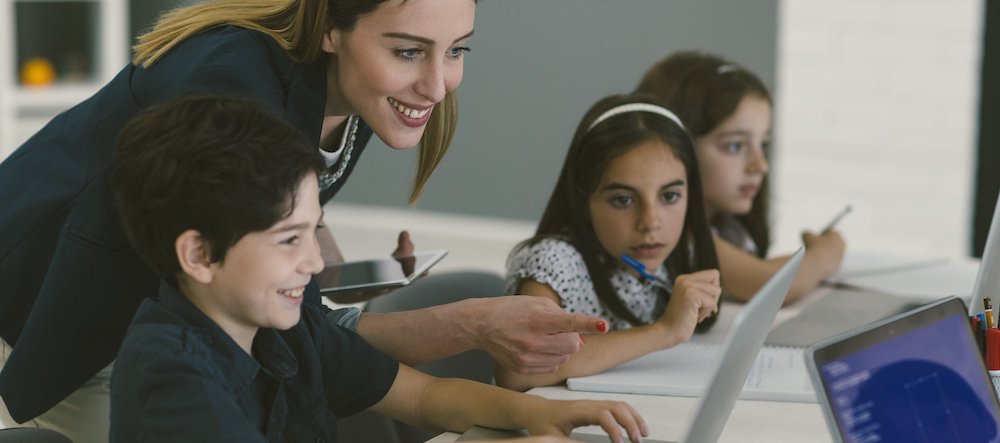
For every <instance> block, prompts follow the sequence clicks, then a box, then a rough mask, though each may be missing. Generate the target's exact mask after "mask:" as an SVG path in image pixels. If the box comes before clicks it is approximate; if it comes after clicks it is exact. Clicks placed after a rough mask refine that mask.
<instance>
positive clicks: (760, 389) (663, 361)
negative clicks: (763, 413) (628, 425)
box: [566, 342, 816, 402]
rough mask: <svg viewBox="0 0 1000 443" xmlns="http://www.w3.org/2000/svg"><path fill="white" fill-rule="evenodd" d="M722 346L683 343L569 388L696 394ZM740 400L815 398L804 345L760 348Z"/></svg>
mask: <svg viewBox="0 0 1000 443" xmlns="http://www.w3.org/2000/svg"><path fill="white" fill-rule="evenodd" d="M720 349H721V346H720V345H718V344H708V343H690V342H689V343H684V344H681V345H678V346H675V347H673V348H670V349H666V350H663V351H658V352H654V353H651V354H648V355H645V356H643V357H640V358H638V359H635V360H633V361H630V362H627V363H624V364H622V365H619V366H617V367H614V368H611V369H608V370H607V371H604V372H601V373H598V374H594V375H589V376H585V377H574V378H570V379H569V380H567V381H566V386H567V387H568V388H569V389H571V390H575V391H592V392H619V393H628V394H651V395H676V396H684V397H698V396H701V395H702V394H703V393H704V391H705V389H706V387H707V386H708V383H709V382H710V380H711V377H712V375H713V374H712V372H713V369H714V368H715V365H716V364H717V363H716V362H717V361H718V359H719V357H720V355H719V352H720ZM740 398H742V399H746V400H775V401H795V402H815V401H816V395H815V393H814V391H813V388H812V382H811V381H810V379H809V374H808V372H807V371H806V366H805V359H804V357H803V349H801V348H776V347H765V348H763V349H761V352H760V353H759V354H758V355H757V360H756V361H755V363H754V366H753V368H752V369H751V372H750V375H749V376H748V377H747V383H746V384H745V385H744V387H743V391H742V392H741V393H740Z"/></svg>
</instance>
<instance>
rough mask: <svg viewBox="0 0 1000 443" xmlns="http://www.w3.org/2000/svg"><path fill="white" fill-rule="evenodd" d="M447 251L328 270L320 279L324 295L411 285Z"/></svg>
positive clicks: (348, 264)
mask: <svg viewBox="0 0 1000 443" xmlns="http://www.w3.org/2000/svg"><path fill="white" fill-rule="evenodd" d="M447 254H448V252H447V251H443V250H442V251H428V252H418V253H414V254H413V255H412V256H409V257H386V258H376V259H371V260H360V261H351V262H344V263H339V264H336V265H330V266H327V267H326V268H325V269H323V272H320V273H319V274H317V275H316V277H315V278H316V283H317V284H319V288H320V291H321V292H323V293H327V294H328V293H333V292H343V291H358V290H363V289H375V288H386V287H392V286H403V285H406V284H409V283H410V282H412V281H413V280H415V279H416V278H418V277H420V275H422V274H423V273H425V272H427V270H428V269H430V267H431V266H433V265H434V264H435V263H437V262H438V261H440V260H441V259H442V258H444V256H445V255H447Z"/></svg>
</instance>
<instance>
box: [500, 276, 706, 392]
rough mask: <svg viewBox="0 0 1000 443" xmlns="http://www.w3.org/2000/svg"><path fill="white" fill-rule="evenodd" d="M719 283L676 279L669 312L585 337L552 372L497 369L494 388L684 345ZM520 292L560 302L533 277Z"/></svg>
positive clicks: (519, 386) (552, 380)
mask: <svg viewBox="0 0 1000 443" xmlns="http://www.w3.org/2000/svg"><path fill="white" fill-rule="evenodd" d="M718 281H719V274H718V271H715V270H709V271H701V272H697V273H692V274H688V275H684V276H680V277H678V278H677V280H676V282H675V283H676V284H675V286H674V294H675V295H673V296H671V298H670V303H669V304H668V305H667V311H666V312H664V314H663V315H662V316H661V317H660V318H659V319H657V321H654V322H652V323H650V324H648V325H642V326H636V327H633V328H629V329H624V330H619V331H612V332H609V333H607V334H604V335H589V336H587V337H586V344H585V345H584V346H582V347H581V348H580V351H579V352H577V353H576V354H573V356H571V357H570V358H569V361H567V362H566V363H564V364H563V365H561V366H559V369H557V370H556V371H555V372H552V373H548V374H530V375H524V374H517V373H514V372H512V371H510V370H507V369H505V368H497V370H496V372H495V375H496V381H497V385H498V386H503V387H506V388H509V389H514V390H518V391H522V390H526V389H528V388H532V387H535V386H550V385H555V384H559V383H562V382H564V381H566V379H567V378H570V377H579V376H584V375H590V374H594V373H597V372H601V371H603V370H606V369H609V368H612V367H615V366H618V365H620V364H622V363H625V362H627V361H630V360H634V359H636V358H639V357H641V356H643V355H646V354H648V353H650V352H654V351H658V350H661V349H667V348H671V347H673V346H676V345H677V344H680V343H684V342H686V341H688V340H689V339H690V338H691V335H692V334H693V333H694V328H695V326H696V325H697V324H698V322H700V321H701V320H704V319H705V317H707V316H708V315H709V314H710V313H711V312H713V311H714V310H715V307H716V305H717V302H718V299H719V295H720V294H721V289H720V288H719V283H718ZM519 292H521V293H524V294H528V295H534V296H537V297H539V298H544V299H548V300H552V301H555V302H557V303H558V301H559V296H558V295H557V294H556V293H555V291H553V290H552V288H551V287H550V286H548V285H546V284H544V283H539V282H537V281H535V280H531V279H525V280H523V281H522V282H521V286H520V288H519Z"/></svg>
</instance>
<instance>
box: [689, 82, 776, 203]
mask: <svg viewBox="0 0 1000 443" xmlns="http://www.w3.org/2000/svg"><path fill="white" fill-rule="evenodd" d="M770 144H771V104H770V103H769V102H768V101H767V100H765V99H764V98H762V97H760V96H757V95H747V96H744V97H743V100H741V101H740V104H739V105H738V106H737V107H736V110H735V111H733V113H732V115H730V116H729V117H727V118H726V119H725V120H723V121H722V123H719V125H718V126H716V127H715V129H713V130H712V132H709V133H708V134H705V135H704V136H701V137H698V139H696V140H695V145H696V149H697V151H698V164H699V169H700V170H701V180H702V183H703V186H704V190H705V211H706V212H707V213H708V216H709V217H714V216H716V215H719V214H746V213H748V212H750V209H751V208H752V207H753V199H754V197H755V196H756V195H757V192H758V191H759V190H760V185H761V182H762V181H763V180H764V175H765V174H767V170H768V165H767V157H766V156H765V155H764V153H765V149H767V147H768V146H769V145H770Z"/></svg>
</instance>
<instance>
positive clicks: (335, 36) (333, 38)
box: [320, 28, 342, 54]
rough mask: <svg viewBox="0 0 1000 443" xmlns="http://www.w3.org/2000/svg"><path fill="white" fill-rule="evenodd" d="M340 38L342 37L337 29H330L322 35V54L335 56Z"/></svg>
mask: <svg viewBox="0 0 1000 443" xmlns="http://www.w3.org/2000/svg"><path fill="white" fill-rule="evenodd" d="M341 38H342V35H341V33H340V30H339V29H336V28H330V29H329V30H328V31H326V33H325V34H323V42H322V44H321V46H320V48H321V49H323V52H326V53H329V54H336V53H337V48H339V47H340V40H341Z"/></svg>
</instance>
